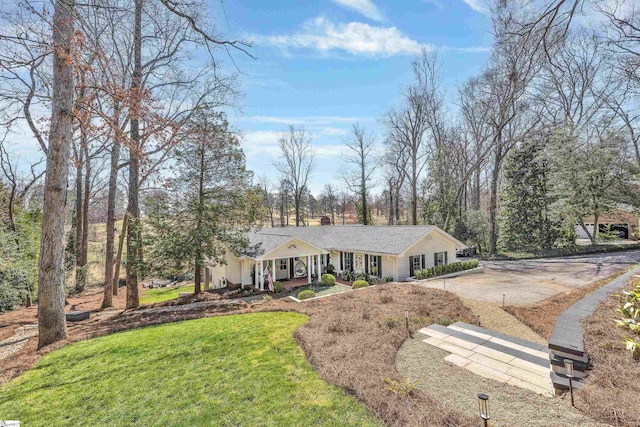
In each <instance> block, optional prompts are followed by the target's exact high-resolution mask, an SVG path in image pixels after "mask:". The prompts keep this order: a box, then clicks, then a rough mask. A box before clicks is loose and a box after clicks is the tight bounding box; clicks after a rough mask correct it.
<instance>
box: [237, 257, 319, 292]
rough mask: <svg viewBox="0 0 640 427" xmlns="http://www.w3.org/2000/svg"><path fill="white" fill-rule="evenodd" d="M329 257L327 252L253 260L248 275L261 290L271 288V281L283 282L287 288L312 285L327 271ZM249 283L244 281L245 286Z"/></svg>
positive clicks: (249, 265)
mask: <svg viewBox="0 0 640 427" xmlns="http://www.w3.org/2000/svg"><path fill="white" fill-rule="evenodd" d="M327 263H328V257H327V254H326V253H317V254H313V255H306V256H295V257H287V258H270V259H256V260H251V261H250V262H249V263H247V264H248V266H247V267H248V268H250V269H251V271H250V274H249V275H248V276H249V277H250V279H251V284H252V285H253V286H254V287H255V288H256V289H259V290H261V291H265V290H268V289H269V281H272V282H276V281H279V282H281V283H282V284H283V285H284V287H285V289H292V288H296V287H300V286H304V285H310V284H312V283H314V282H317V281H319V280H320V277H321V276H322V274H324V273H325V272H326V269H327ZM246 284H247V283H243V287H244V286H245V285H246Z"/></svg>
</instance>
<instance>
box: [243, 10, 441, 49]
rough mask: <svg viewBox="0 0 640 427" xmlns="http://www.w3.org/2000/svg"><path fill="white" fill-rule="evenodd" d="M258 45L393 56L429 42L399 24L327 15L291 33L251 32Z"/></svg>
mask: <svg viewBox="0 0 640 427" xmlns="http://www.w3.org/2000/svg"><path fill="white" fill-rule="evenodd" d="M248 38H250V39H252V40H253V41H254V42H255V43H257V44H265V45H271V46H278V47H282V48H285V49H286V48H298V49H303V48H310V49H315V50H318V51H321V52H328V51H332V50H343V51H346V52H348V53H350V54H353V55H366V56H394V55H416V54H418V53H420V51H421V50H422V49H423V48H425V49H427V50H433V49H434V47H433V46H432V45H430V44H422V43H419V42H417V41H416V40H413V39H411V38H409V37H407V36H405V35H404V34H402V32H401V31H400V30H398V29H397V28H396V27H379V26H371V25H368V24H365V23H362V22H349V23H347V24H334V23H332V22H330V21H329V20H327V19H326V18H324V17H318V18H315V19H313V20H311V21H309V22H307V23H305V24H304V25H303V28H302V31H299V32H297V33H294V34H292V35H279V36H264V35H250V36H249V37H248Z"/></svg>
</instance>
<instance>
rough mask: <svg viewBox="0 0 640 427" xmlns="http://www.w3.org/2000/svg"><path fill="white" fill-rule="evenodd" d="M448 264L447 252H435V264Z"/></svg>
mask: <svg viewBox="0 0 640 427" xmlns="http://www.w3.org/2000/svg"><path fill="white" fill-rule="evenodd" d="M445 264H447V253H446V252H436V253H434V254H433V265H445Z"/></svg>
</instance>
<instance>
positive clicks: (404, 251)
mask: <svg viewBox="0 0 640 427" xmlns="http://www.w3.org/2000/svg"><path fill="white" fill-rule="evenodd" d="M434 231H436V232H437V233H438V234H439V235H440V236H442V237H444V238H445V239H448V240H450V241H451V242H453V243H454V244H455V245H456V246H459V247H458V248H457V249H462V248H466V247H467V245H465V244H464V243H462V242H461V241H460V240H458V239H456V238H455V237H453V236H452V235H451V234H449V233H447V232H446V231H444V230H442V229H441V228H439V227H436V226H435V225H434V226H433V228H432V229H431V230H429V231H428V232H427V233H425V234H423V235H422V236H420V237H419V238H418V239H416V241H414V242H413V243H411V244H410V245H409V246H407V248H406V249H405V250H403V251H402V252H400V253H399V254H398V257H404V256H405V255H407V252H410V251H411V249H412V248H414V247H415V246H417V245H418V244H420V242H421V241H422V239H424V238H425V237H427V236H429V235H431V234H432V233H433V232H434Z"/></svg>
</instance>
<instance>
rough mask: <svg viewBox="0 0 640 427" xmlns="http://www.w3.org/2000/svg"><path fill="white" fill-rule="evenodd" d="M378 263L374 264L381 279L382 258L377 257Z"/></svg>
mask: <svg viewBox="0 0 640 427" xmlns="http://www.w3.org/2000/svg"><path fill="white" fill-rule="evenodd" d="M377 258H378V262H377V263H376V264H377V265H378V277H382V257H381V256H378V257H377Z"/></svg>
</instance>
